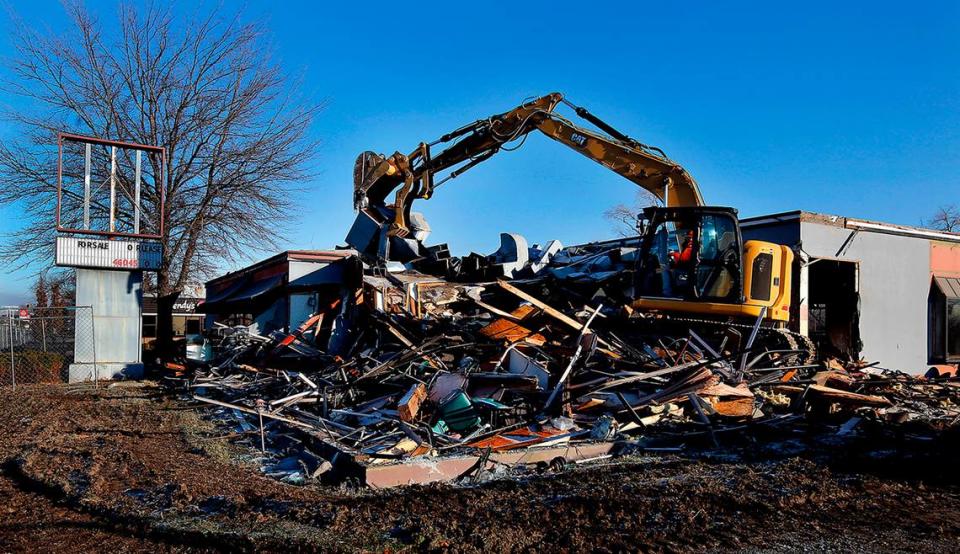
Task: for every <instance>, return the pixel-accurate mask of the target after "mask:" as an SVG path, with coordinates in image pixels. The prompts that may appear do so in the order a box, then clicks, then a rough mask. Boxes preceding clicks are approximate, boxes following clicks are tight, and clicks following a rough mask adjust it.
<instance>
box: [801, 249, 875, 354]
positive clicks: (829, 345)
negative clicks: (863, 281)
mask: <svg viewBox="0 0 960 554" xmlns="http://www.w3.org/2000/svg"><path fill="white" fill-rule="evenodd" d="M807 271H808V272H809V273H808V278H809V287H808V294H809V298H808V299H807V306H808V308H807V324H808V336H809V337H810V339H811V340H812V341H813V342H814V343H815V344H816V346H817V351H818V352H819V353H820V354H821V356H836V357H838V358H840V359H845V360H858V359H860V351H861V350H863V343H862V342H861V341H860V287H859V273H860V270H859V266H858V264H857V262H849V261H840V260H831V259H825V258H818V259H815V260H813V261H811V262H810V264H809V265H808V266H807Z"/></svg>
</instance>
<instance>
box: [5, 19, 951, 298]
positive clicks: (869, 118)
mask: <svg viewBox="0 0 960 554" xmlns="http://www.w3.org/2000/svg"><path fill="white" fill-rule="evenodd" d="M90 4H91V5H94V6H96V7H95V9H96V10H97V11H98V12H100V13H101V14H102V15H101V17H102V20H103V21H106V22H112V21H113V20H114V13H115V6H114V4H113V3H110V2H90ZM668 4H671V3H666V2H657V3H642V2H630V3H624V5H621V6H618V5H615V3H612V2H601V3H597V4H591V3H586V4H585V3H583V2H571V3H567V2H556V1H555V2H549V3H535V2H526V3H523V4H521V3H503V4H501V5H500V6H495V7H485V6H483V3H456V2H438V3H431V2H420V3H414V4H397V3H395V2H392V3H384V4H378V3H377V2H364V3H362V4H356V5H355V4H348V3H339V5H324V6H322V7H320V6H319V5H318V4H317V3H315V2H282V3H280V2H256V1H250V2H248V3H246V4H245V5H244V7H243V8H242V10H243V17H244V18H251V19H254V18H260V19H263V20H264V21H265V22H266V24H267V27H268V28H269V29H270V31H271V33H272V37H271V42H272V47H273V54H272V55H273V57H274V58H275V59H276V60H277V61H279V62H280V63H281V64H282V65H283V66H284V67H285V68H286V69H287V70H288V71H289V72H290V73H292V74H295V75H299V76H300V77H301V78H302V79H301V86H302V87H303V89H304V90H303V92H305V93H307V94H310V95H313V96H315V97H318V98H324V99H326V100H327V102H328V105H327V108H326V110H325V111H324V112H323V113H322V114H321V116H320V117H319V119H318V120H317V121H316V125H315V126H314V132H315V133H316V136H317V137H319V138H320V139H321V140H322V141H323V146H322V148H321V151H320V153H319V169H320V174H319V175H318V176H317V178H316V179H315V180H313V181H312V182H310V183H305V187H306V188H307V192H306V193H305V194H304V195H303V197H302V199H301V202H300V204H301V205H302V206H303V207H302V209H301V210H300V212H299V213H296V214H291V216H290V221H289V222H288V223H289V226H290V228H291V229H292V230H293V232H291V233H290V234H289V235H288V237H287V239H286V244H285V246H287V247H289V248H328V247H332V246H334V245H335V244H338V243H342V239H343V237H344V235H345V233H346V230H347V228H348V227H349V225H350V223H351V221H352V219H353V213H352V206H351V200H350V199H351V187H352V169H353V161H354V158H355V157H356V155H357V154H358V153H360V152H361V151H363V150H368V149H369V150H375V151H378V152H384V153H388V154H389V153H392V152H394V151H395V150H400V151H403V152H408V151H410V150H412V149H413V148H414V147H415V146H416V144H417V143H418V142H419V141H421V140H428V141H429V140H433V139H434V138H436V137H438V136H440V135H442V134H443V133H445V132H447V131H450V130H452V129H454V128H456V127H459V126H460V125H462V124H464V123H467V122H470V121H473V120H475V119H478V118H480V117H485V116H487V115H490V114H493V113H499V112H502V111H505V110H507V109H509V108H511V107H513V106H514V105H516V104H517V103H519V102H520V101H521V100H523V99H524V98H526V97H528V96H531V95H539V94H543V93H547V92H551V91H561V92H564V93H565V94H566V95H567V97H568V98H570V99H571V100H573V101H574V102H575V103H578V104H580V105H583V106H586V107H588V108H589V109H591V110H592V111H593V112H594V113H596V114H598V115H599V116H601V117H602V118H604V119H606V120H607V121H609V122H611V123H613V124H614V125H615V126H617V127H619V128H620V129H622V130H624V131H625V132H627V133H628V134H630V135H631V136H633V137H635V138H637V139H639V140H641V141H643V142H646V143H648V144H654V145H657V146H659V147H661V148H663V149H664V150H665V151H666V152H667V153H668V155H670V156H671V157H672V158H673V159H674V160H676V161H678V162H680V163H681V164H682V165H684V166H685V167H686V168H687V169H688V170H689V171H690V172H691V173H692V174H693V175H694V177H695V178H696V179H697V180H698V182H699V183H700V186H701V189H702V190H703V194H704V197H705V198H706V200H707V202H708V203H710V204H715V205H729V206H734V207H737V208H739V210H740V213H741V215H743V216H750V215H757V214H763V213H769V212H776V211H786V210H793V209H805V210H812V211H819V212H827V213H836V214H841V215H847V216H853V217H862V218H869V219H875V220H882V221H890V222H895V223H903V224H911V225H916V224H920V223H921V222H922V220H923V219H924V218H927V217H929V216H930V215H931V214H932V213H933V212H934V210H935V209H936V208H937V206H939V205H943V204H948V203H954V202H960V199H958V193H960V182H958V175H960V66H958V61H957V60H958V59H960V4H958V3H956V2H944V3H939V2H923V3H911V4H909V5H905V4H903V3H902V2H896V3H894V2H882V1H881V2H869V3H868V2H863V3H862V4H859V5H857V4H856V3H841V2H829V3H827V2H824V3H817V2H803V3H797V4H794V5H787V4H784V3H774V2H751V3H736V2H734V3H730V2H724V3H717V2H685V3H682V5H674V6H671V5H668ZM224 5H226V6H230V7H231V9H233V8H232V7H233V6H234V5H236V6H240V4H239V3H236V4H235V3H230V2H226V3H224ZM181 6H184V8H183V10H182V11H184V12H187V13H189V12H190V11H191V10H192V8H189V6H191V4H189V3H187V2H183V3H181ZM11 8H12V9H13V10H14V11H15V12H17V13H18V14H19V15H20V16H21V17H22V18H23V20H24V21H25V22H26V23H27V24H33V25H50V26H51V27H53V28H54V29H57V28H60V27H62V25H63V23H64V21H63V20H64V16H63V10H62V8H61V7H60V3H59V2H58V1H55V0H50V1H41V0H32V1H29V2H20V3H18V2H14V3H12V5H11ZM10 26H11V21H10V20H9V18H8V17H7V16H6V15H4V16H3V19H2V21H0V56H9V55H10V54H11V47H10V44H9V43H8V42H5V41H6V39H5V38H2V37H4V36H6V35H7V34H8V33H7V31H8V30H9V28H10ZM0 100H3V101H7V100H8V99H5V98H4V99H0ZM9 132H10V130H9V129H0V133H2V135H3V136H8V133H9ZM116 138H123V137H116ZM634 194H635V187H634V186H633V185H632V184H631V183H629V182H628V181H626V180H623V179H621V178H619V177H617V176H616V175H614V174H612V173H610V172H608V171H606V170H604V169H603V168H601V167H600V166H597V165H595V164H593V163H592V162H590V161H588V160H586V159H585V158H581V157H580V156H579V155H577V154H575V153H573V152H572V151H567V150H566V149H564V148H563V147H562V146H560V145H558V144H555V143H553V142H552V141H550V140H549V139H546V138H545V137H540V136H532V137H531V138H530V139H529V140H528V141H527V143H526V144H525V145H524V146H523V148H521V149H520V150H519V151H516V152H511V153H503V154H500V155H498V156H497V157H495V158H493V159H492V160H490V161H488V162H486V163H484V164H482V165H480V166H479V167H477V168H475V169H473V170H471V171H470V172H468V173H466V174H465V175H464V176H462V177H460V178H459V179H457V180H455V181H452V182H450V183H447V184H446V185H444V186H443V187H441V189H440V190H439V191H438V192H437V194H436V196H435V197H434V199H433V200H430V201H427V202H419V203H417V204H416V205H415V209H418V210H419V211H423V212H424V213H425V214H426V216H427V219H428V221H429V222H430V224H431V225H432V227H433V230H434V232H433V235H432V236H431V237H430V240H429V241H428V242H430V243H437V242H447V243H449V244H450V246H451V248H452V250H453V251H454V253H456V254H466V253H468V252H470V251H471V250H473V251H477V252H481V253H488V252H492V251H493V250H495V249H496V247H497V245H498V243H499V238H498V237H499V233H500V232H501V231H511V232H518V233H521V234H523V235H525V236H526V237H527V239H528V240H529V241H530V242H541V241H546V240H549V239H553V238H557V239H560V240H561V241H563V242H564V243H565V244H569V243H576V242H583V241H589V240H595V239H601V238H605V237H608V236H611V235H612V231H611V226H610V224H609V223H608V222H607V221H605V220H604V219H603V217H602V213H603V211H604V210H605V209H607V208H608V207H610V206H611V205H614V204H616V203H619V202H630V201H632V199H633V197H634ZM0 218H2V219H0V221H2V222H0V230H9V229H10V228H11V227H13V222H14V220H15V218H16V213H15V210H13V209H2V210H0ZM266 254H268V253H253V254H252V256H253V257H254V258H259V257H263V256H264V255H266ZM25 277H26V275H25V274H24V273H20V274H9V273H0V303H9V302H11V301H13V300H16V297H18V296H23V295H24V294H25V290H26V288H27V287H26V284H25V281H26V279H25Z"/></svg>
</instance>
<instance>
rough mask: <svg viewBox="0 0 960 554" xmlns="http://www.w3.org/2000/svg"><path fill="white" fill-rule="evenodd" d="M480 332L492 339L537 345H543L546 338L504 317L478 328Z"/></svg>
mask: <svg viewBox="0 0 960 554" xmlns="http://www.w3.org/2000/svg"><path fill="white" fill-rule="evenodd" d="M480 334H481V335H483V336H485V337H487V338H488V339H493V340H503V341H507V342H509V343H511V344H513V343H515V342H519V341H526V342H529V343H530V344H535V345H537V346H541V345H543V344H544V343H545V342H547V339H546V338H544V336H543V335H540V334H538V333H534V332H533V331H531V330H530V329H527V328H526V327H524V326H523V325H520V324H519V323H514V322H513V321H510V320H509V319H506V318H502V317H501V318H499V319H495V320H494V321H493V323H490V324H489V325H487V326H485V327H484V328H482V329H480Z"/></svg>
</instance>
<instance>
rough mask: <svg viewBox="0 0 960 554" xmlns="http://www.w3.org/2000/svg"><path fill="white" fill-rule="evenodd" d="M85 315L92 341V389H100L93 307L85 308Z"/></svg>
mask: <svg viewBox="0 0 960 554" xmlns="http://www.w3.org/2000/svg"><path fill="white" fill-rule="evenodd" d="M87 313H88V314H89V315H90V336H91V338H92V339H93V345H92V349H93V388H95V389H99V388H100V368H99V367H97V328H96V325H94V322H93V320H94V317H93V306H87Z"/></svg>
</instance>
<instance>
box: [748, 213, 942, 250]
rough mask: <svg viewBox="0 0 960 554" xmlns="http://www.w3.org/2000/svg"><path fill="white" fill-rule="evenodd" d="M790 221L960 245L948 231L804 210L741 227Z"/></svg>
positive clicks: (760, 217) (753, 219)
mask: <svg viewBox="0 0 960 554" xmlns="http://www.w3.org/2000/svg"><path fill="white" fill-rule="evenodd" d="M788 221H800V222H803V223H816V224H819V225H832V226H834V227H843V228H847V229H855V230H860V231H871V232H875V233H886V234H889V235H899V236H904V237H913V238H922V239H928V240H940V241H945V242H958V243H960V233H950V232H947V231H938V230H936V229H927V228H924V227H913V226H910V225H898V224H895V223H881V222H878V221H870V220H867V219H856V218H852V217H844V216H839V215H830V214H819V213H815V212H806V211H803V210H794V211H791V212H781V213H775V214H769V215H758V216H755V217H747V218H744V219H741V220H740V227H743V228H747V229H749V228H751V227H761V226H764V225H777V224H780V223H785V222H788Z"/></svg>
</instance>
